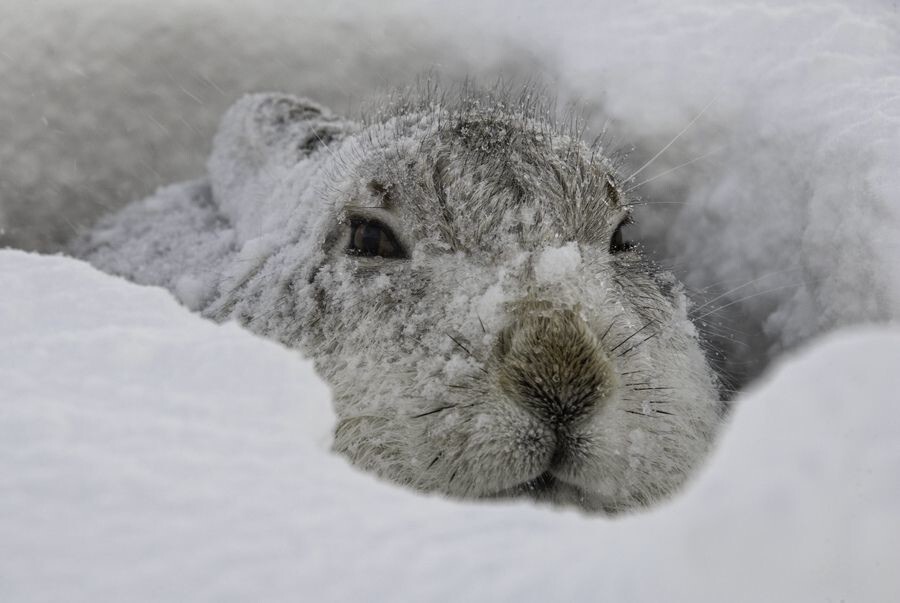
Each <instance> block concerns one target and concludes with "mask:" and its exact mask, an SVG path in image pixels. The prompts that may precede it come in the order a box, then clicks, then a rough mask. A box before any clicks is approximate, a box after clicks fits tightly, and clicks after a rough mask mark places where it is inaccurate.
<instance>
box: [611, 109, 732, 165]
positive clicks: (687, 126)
mask: <svg viewBox="0 0 900 603" xmlns="http://www.w3.org/2000/svg"><path fill="white" fill-rule="evenodd" d="M717 98H719V95H718V94H716V95H715V96H714V97H712V99H711V100H710V101H709V102H708V103H706V106H705V107H703V109H701V110H700V113H698V114H697V116H696V117H695V118H694V119H692V120H691V121H690V123H689V124H688V125H686V126H685V127H684V128H683V129H682V130H681V132H679V133H678V134H676V135H675V137H674V138H673V139H672V140H670V141H669V144H667V145H666V146H664V147H663V148H662V149H660V150H659V152H658V153H657V154H656V155H654V156H653V157H651V158H650V159H649V161H647V163H645V164H644V165H642V166H641V167H639V168H638V169H637V170H636V171H635V172H634V173H633V174H631V176H629V177H628V178H626V179H625V182H630V181H631V180H633V179H634V177H635V176H637V175H638V174H640V173H641V172H643V171H644V170H645V169H647V168H648V167H650V165H651V164H652V163H653V162H654V161H656V159H657V158H658V157H659V156H660V155H662V154H663V153H665V152H666V151H667V150H668V148H669V147H671V146H672V145H673V144H675V141H676V140H678V139H679V138H681V137H682V135H683V134H684V133H685V132H687V131H688V130H690V129H691V126H693V125H694V124H695V123H697V120H699V119H700V117H702V116H703V114H704V113H706V110H707V109H709V108H710V106H712V104H713V103H714V102H715V101H716V99H717Z"/></svg>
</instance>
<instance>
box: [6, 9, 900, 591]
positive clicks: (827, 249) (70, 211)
mask: <svg viewBox="0 0 900 603" xmlns="http://www.w3.org/2000/svg"><path fill="white" fill-rule="evenodd" d="M221 7H222V4H221V3H219V2H214V1H213V0H197V1H196V2H193V3H183V2H180V1H178V0H158V1H157V2H154V3H152V4H151V3H148V2H146V1H141V0H138V1H136V2H128V3H121V4H119V3H105V2H97V1H93V2H91V1H89V2H85V1H83V0H56V1H52V2H48V1H39V2H32V3H28V4H26V3H24V2H18V3H17V2H7V3H5V4H4V5H3V6H0V34H2V35H0V80H2V81H3V82H4V85H3V87H2V90H0V131H2V132H3V136H2V139H0V245H6V244H11V245H16V246H21V247H25V248H29V249H43V250H54V249H58V248H59V246H60V244H61V243H62V241H63V240H64V239H65V238H67V237H69V236H70V235H71V234H72V231H73V229H74V230H78V229H81V228H83V227H84V226H86V225H88V224H90V223H92V222H93V220H94V219H95V218H96V217H97V216H98V215H100V214H101V213H103V212H105V211H107V210H108V208H115V207H121V206H122V205H123V204H124V203H126V202H128V201H131V200H135V199H139V198H142V197H144V196H146V195H148V194H150V193H151V192H152V191H153V190H154V189H155V188H156V187H157V186H160V185H167V184H171V183H173V182H176V181H180V180H183V179H185V178H192V177H198V176H201V175H202V173H203V162H204V160H205V158H206V157H207V155H208V150H209V146H210V141H211V138H212V134H213V132H214V129H215V127H216V124H217V123H218V122H219V119H220V118H221V115H222V113H223V112H224V110H225V109H226V108H227V107H228V106H229V105H230V104H231V103H232V102H233V101H234V100H235V99H236V98H237V97H239V96H240V95H241V94H243V93H244V92H249V91H256V90H260V89H278V90H285V91H287V92H296V93H298V94H301V95H304V96H312V97H314V98H316V99H317V100H320V101H322V102H325V103H327V104H328V105H329V106H331V108H332V109H333V110H334V111H335V113H336V114H341V115H343V114H347V113H350V112H352V110H353V107H355V105H356V104H357V103H358V101H359V100H360V99H361V98H363V97H365V96H366V95H368V94H370V93H371V91H372V90H373V89H374V88H376V87H378V86H381V85H391V84H395V83H405V82H407V81H408V80H409V77H410V73H415V72H416V71H418V70H420V69H422V68H424V67H427V66H429V65H438V68H439V70H440V72H441V73H442V74H444V77H445V79H447V80H453V79H454V78H456V77H458V76H460V75H461V74H464V73H466V72H469V73H472V74H474V75H485V74H493V73H495V72H496V71H497V69H498V68H500V67H503V68H504V69H505V71H506V72H507V73H510V72H511V73H513V74H516V73H526V74H531V73H533V72H538V73H543V74H544V76H545V77H547V76H549V77H548V79H549V80H550V88H551V89H552V90H553V91H558V93H559V94H560V97H561V100H562V101H566V100H568V99H578V100H580V101H581V102H582V103H583V104H586V105H587V106H588V108H589V109H594V110H595V113H596V116H595V118H592V119H591V121H590V124H589V125H590V126H591V128H592V129H593V130H599V129H600V128H601V126H602V124H603V123H604V122H605V121H606V120H607V119H608V120H609V124H608V129H607V136H608V138H609V139H610V142H609V145H610V146H611V147H617V148H621V149H623V150H625V151H630V153H629V154H628V156H627V157H626V159H625V166H624V168H623V170H624V173H625V174H626V175H627V174H630V173H632V172H633V171H636V170H638V169H640V168H641V167H642V166H643V165H644V164H645V163H646V162H647V161H648V160H650V159H651V158H653V157H654V156H655V155H656V154H657V152H658V151H660V150H661V149H663V148H665V149H666V150H665V152H664V153H662V154H661V155H659V157H658V158H656V159H655V160H654V161H653V162H652V163H651V164H650V165H649V167H647V168H646V169H644V170H643V171H642V172H641V173H639V174H637V175H636V176H635V180H634V185H635V186H636V188H635V190H634V191H633V192H634V193H635V194H640V195H641V200H640V202H642V203H646V205H643V206H639V208H638V212H637V213H638V215H637V218H638V219H637V225H638V228H639V229H640V235H641V236H640V237H639V238H640V239H641V240H642V241H643V242H644V243H645V245H646V246H647V247H648V248H650V249H654V250H655V252H656V253H657V256H658V257H659V258H660V259H661V260H662V261H663V262H664V263H666V264H668V265H672V266H673V268H674V270H675V271H676V273H677V274H678V276H679V277H680V278H681V279H683V280H684V281H685V282H686V284H687V285H688V286H689V287H691V288H692V289H693V290H694V291H695V292H696V293H699V294H700V295H701V297H704V296H705V297H706V298H708V299H716V298H717V297H718V299H716V303H715V305H711V306H709V307H703V306H701V309H702V311H701V312H700V314H701V315H702V314H705V313H707V312H709V313H710V316H708V317H703V318H704V319H705V320H704V321H708V320H711V319H717V320H718V319H720V313H721V311H720V310H719V309H718V308H719V307H723V309H725V310H737V311H738V312H737V314H736V316H737V318H735V319H729V320H731V322H727V321H726V322H725V324H724V327H725V328H727V329H731V330H734V332H736V333H738V334H739V335H741V336H749V335H748V334H752V332H753V331H755V330H759V331H760V335H759V337H760V341H759V342H752V341H751V342H750V346H751V347H752V348H753V349H752V350H751V351H752V352H755V353H758V354H760V355H761V356H767V357H771V358H778V359H779V361H778V364H777V365H776V366H775V367H774V369H773V371H772V372H771V374H769V375H768V376H767V377H766V379H765V380H764V381H763V382H760V383H758V384H756V385H755V386H754V387H753V388H752V389H751V390H750V391H747V392H745V393H744V394H743V395H742V397H741V398H740V399H739V403H738V404H736V412H735V413H734V414H733V416H732V418H731V425H730V428H729V429H728V430H727V431H726V433H724V434H723V436H722V438H721V441H720V446H719V448H718V450H717V451H716V453H715V454H714V455H713V456H712V458H711V459H710V461H709V463H708V465H707V467H706V468H705V471H704V472H703V473H702V475H700V476H699V477H698V478H697V479H696V481H695V482H694V483H693V484H691V486H690V487H689V488H688V489H687V491H685V492H684V493H683V495H682V496H680V497H678V498H677V499H676V500H674V501H672V502H671V504H667V505H664V506H662V507H659V508H657V509H655V510H652V511H650V512H647V513H643V514H639V515H636V516H633V517H628V518H623V519H617V520H607V519H602V518H585V517H581V516H579V515H577V514H574V513H571V512H560V511H556V510H552V509H544V508H538V507H534V506H532V505H530V504H528V503H519V504H492V505H489V504H472V503H467V504H461V503H455V502H449V501H444V500H441V499H438V498H430V497H424V496H421V495H417V494H414V493H412V492H407V491H404V490H402V489H398V488H395V487H391V486H389V485H386V484H382V483H379V482H377V481H376V480H374V479H373V478H372V477H371V476H367V475H365V474H362V473H359V472H357V471H355V470H354V469H352V468H350V467H349V466H348V465H347V464H346V463H345V462H343V461H342V460H341V459H339V458H337V457H335V456H333V455H332V454H330V453H329V452H328V437H329V435H328V434H329V427H330V422H331V421H332V420H333V418H332V416H331V411H330V404H329V400H328V392H327V388H326V387H325V386H324V385H323V384H322V383H321V382H320V381H319V380H318V378H317V377H316V376H315V375H314V373H313V372H312V370H311V368H310V365H309V363H308V362H306V361H304V360H302V359H300V358H298V357H297V355H296V353H294V352H289V351H286V350H284V349H281V348H280V347H279V346H277V345H276V344H274V343H271V342H266V341H263V340H260V339H258V338H255V337H254V336H252V335H250V334H249V333H246V332H244V331H242V330H240V329H238V328H237V327H236V326H234V325H223V326H215V325H212V324H209V323H207V322H204V321H203V320H201V319H200V318H198V317H196V316H193V315H191V314H189V313H188V311H187V310H185V309H184V308H182V307H180V306H178V305H177V304H176V303H175V302H174V301H173V300H172V299H171V298H170V297H169V295H168V294H166V293H164V292H163V291H161V290H158V289H152V288H142V287H138V286H135V285H130V284H127V283H125V282H124V281H121V280H118V279H114V278H112V277H108V276H104V275H101V274H99V273H97V272H96V271H94V270H93V269H91V268H89V267H88V266H86V265H84V264H80V263H78V262H75V261H73V260H69V259H64V258H54V257H38V256H29V255H25V254H23V253H20V252H12V251H3V252H0V291H2V292H3V294H2V295H0V386H2V387H0V600H2V601H43V600H67V601H97V600H130V601H138V600H194V601H197V600H222V599H233V600H297V599H298V598H303V599H322V600H339V599H340V600H347V599H350V598H356V599H360V600H386V599H396V600H418V601H422V600H446V599H451V598H452V599H467V600H488V599H491V600H494V599H502V600H505V599H514V598H515V599H519V600H523V601H528V600H538V599H542V598H553V599H555V600H565V599H590V600H604V599H608V600H654V601H659V600H666V601H669V600H692V601H707V600H708V601H722V600H728V601H740V600H840V599H846V600H864V601H882V600H883V601H890V600H898V599H900V578H898V577H897V575H896V571H895V570H894V568H895V567H896V565H897V562H898V553H897V547H896V542H897V541H898V537H900V514H898V512H897V511H896V509H897V508H898V506H900V477H898V476H900V471H898V467H900V425H898V419H897V415H896V412H894V410H895V409H894V406H895V405H896V400H897V391H900V383H898V379H900V378H898V376H897V371H896V367H897V366H898V365H900V327H898V326H896V320H897V319H898V315H900V261H898V256H900V248H898V241H900V232H898V231H900V215H898V208H900V198H898V197H900V180H898V178H900V176H898V174H900V172H898V170H897V168H896V166H897V165H900V103H898V102H897V98H898V88H900V78H898V76H897V74H898V73H900V70H898V68H900V16H898V15H900V13H898V8H897V6H896V3H893V2H882V1H878V0H865V1H856V0H844V1H838V0H826V1H816V2H813V1H811V0H792V1H790V2H785V1H780V2H778V1H776V0H762V1H758V2H753V3H749V2H722V1H720V0H687V1H683V2H678V3H671V2H665V0H634V1H632V2H628V3H623V2H621V1H615V2H614V1H612V0H609V1H596V2H590V3H588V2H573V3H568V4H567V5H565V6H561V5H559V4H558V3H556V4H548V3H537V2H526V3H519V4H517V5H516V6H515V7H511V6H510V5H509V3H503V2H496V1H485V0H478V1H477V2H476V1H475V0H463V1H460V2H454V3H452V4H451V3H442V2H437V1H432V2H421V3H413V2H408V1H405V0H403V1H394V2H389V3H388V2H385V3H381V2H380V3H377V5H376V4H374V3H362V2H349V1H348V2H339V3H297V2H287V1H282V0H275V1H274V2H272V3H270V4H268V5H266V7H265V8H263V9H260V8H259V7H256V6H254V7H253V8H249V5H246V6H238V5H233V4H229V5H228V9H227V10H223V9H222V8H221ZM335 32H340V33H335ZM223 49H227V51H225V50H223ZM488 79H490V77H489V76H488ZM688 126H689V127H688ZM670 143H671V146H667V145H669V144H670ZM670 170H671V171H670ZM644 181H647V182H646V183H644ZM198 194H203V192H202V191H200V190H198ZM166 198H167V193H166V192H165V191H160V192H159V193H158V194H157V195H156V199H158V200H159V202H160V203H162V204H165V203H166ZM148 209H150V208H148ZM156 210H157V214H159V215H158V216H157V217H159V216H164V215H165V207H158V208H156ZM181 217H182V216H179V220H180V219H181ZM206 219H208V216H205V215H203V214H202V213H198V214H197V215H194V216H190V217H189V220H188V221H186V222H180V223H179V224H180V227H181V228H183V229H185V232H196V231H197V229H196V228H195V225H196V224H199V223H203V221H204V220H206ZM171 226H173V227H175V226H177V225H176V224H172V225H171ZM233 237H234V233H232V232H230V231H228V230H227V229H226V230H222V231H215V236H214V237H210V238H208V239H203V240H197V241H196V243H197V244H196V246H194V247H193V248H192V253H194V254H195V255H194V256H192V258H191V261H192V263H193V264H195V265H199V266H202V265H203V263H204V262H205V261H211V260H210V258H214V257H215V258H218V257H219V256H221V254H222V253H224V252H226V251H227V250H229V249H230V248H231V246H232V244H233ZM264 243H265V240H264V239H262V238H260V239H259V240H258V244H259V245H260V247H259V248H255V249H252V248H250V247H245V248H244V249H243V251H242V253H245V254H247V257H241V258H240V259H242V260H244V259H246V260H250V261H248V262H246V263H245V264H243V265H244V266H246V269H247V270H252V268H253V265H254V262H253V261H252V260H253V259H254V258H256V257H259V254H260V253H263V252H264V251H265V249H264V248H263V246H264ZM575 251H577V250H575ZM554 253H556V254H557V255H558V257H556V258H555V259H556V260H562V264H561V265H557V264H554V263H551V262H547V263H546V265H545V267H547V268H548V270H547V271H546V272H545V273H542V274H544V275H545V276H546V277H548V278H554V277H556V276H559V273H558V272H556V271H557V270H559V269H560V266H561V267H562V268H565V267H566V266H569V265H571V262H572V261H574V259H575V255H574V253H572V254H569V253H568V251H566V248H565V247H564V248H560V249H557V250H554ZM545 255H546V252H545ZM550 257H551V258H552V253H551V256H550ZM567 262H568V263H567ZM178 268H179V267H178V266H169V267H168V269H169V270H170V272H171V274H172V276H173V279H177V280H176V281H175V282H174V283H173V285H172V286H173V289H175V290H176V291H177V293H178V295H179V297H180V298H181V300H182V301H183V302H185V303H187V304H188V305H189V306H191V307H199V306H201V305H202V304H203V303H204V302H205V301H206V300H207V299H208V298H209V296H210V295H211V291H212V288H213V283H211V282H209V278H208V275H207V274H206V273H204V272H203V271H202V270H198V271H197V272H196V273H192V274H180V273H179V271H178ZM232 276H233V277H235V278H236V280H240V277H241V276H243V275H240V274H235V275H232ZM499 278H500V279H501V280H502V276H501V277H499ZM720 295H721V297H719V296H720ZM503 301H504V297H503V292H502V289H501V288H499V287H498V288H495V289H491V290H489V291H488V292H487V293H485V295H484V296H483V297H482V298H480V299H478V300H475V301H474V303H477V304H478V310H479V315H480V316H481V317H482V318H484V319H485V321H486V322H487V321H489V320H491V318H492V317H493V316H494V315H495V314H496V312H493V309H494V308H496V307H497V306H498V305H500V304H501V303H502V302H503ZM723 320H724V319H723ZM890 320H893V321H895V323H894V326H884V327H881V328H877V327H874V326H868V327H863V326H860V325H862V324H864V323H871V322H874V321H878V322H882V323H885V322H887V321H890ZM847 325H851V326H854V328H853V329H852V330H843V331H842V332H839V333H834V334H832V335H829V336H827V337H825V338H821V336H822V335H823V334H826V333H830V332H833V331H835V330H836V329H838V328H839V327H841V326H847ZM488 326H490V325H488ZM718 328H722V327H721V325H718ZM784 350H788V351H790V350H802V352H800V353H798V355H792V354H785V355H784V356H779V355H780V354H782V353H783V352H784Z"/></svg>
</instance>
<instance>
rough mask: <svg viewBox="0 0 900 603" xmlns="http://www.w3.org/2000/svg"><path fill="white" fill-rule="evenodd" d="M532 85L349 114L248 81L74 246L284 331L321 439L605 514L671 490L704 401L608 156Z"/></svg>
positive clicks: (409, 473)
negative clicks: (178, 169) (317, 413)
mask: <svg viewBox="0 0 900 603" xmlns="http://www.w3.org/2000/svg"><path fill="white" fill-rule="evenodd" d="M548 115H549V113H548V106H547V105H546V104H545V103H544V101H543V100H542V99H541V97H540V95H537V94H536V93H535V92H534V91H533V90H526V92H525V93H523V94H522V95H520V96H515V97H514V96H510V95H503V94H497V93H492V92H483V91H477V90H473V89H471V88H464V89H463V90H462V91H460V92H459V93H457V94H441V93H439V92H438V91H436V90H428V91H426V92H425V93H419V94H401V95H397V96H396V97H394V98H392V99H390V100H389V101H387V102H386V103H385V104H384V106H383V107H382V109H380V110H378V111H375V112H372V113H371V114H369V116H367V117H366V118H363V119H359V120H347V119H342V118H339V117H337V116H334V115H333V114H331V113H330V112H329V111H328V110H327V109H326V108H324V107H321V106H319V105H316V104H314V103H312V102H309V101H306V100H304V99H300V98H295V97H291V96H286V95H279V94H258V95H251V96H247V97H245V98H244V99H242V100H241V101H239V102H238V103H237V104H236V105H235V106H234V107H233V108H232V109H231V110H230V111H229V112H228V113H227V115H226V116H225V117H224V119H223V122H222V125H221V128H220V130H219V133H218V135H217V137H216V140H215V143H214V148H213V152H212V156H211V158H210V160H209V164H208V168H209V170H208V172H209V175H208V177H207V179H205V180H203V181H199V182H192V183H186V184H182V185H176V186H173V187H169V188H166V189H163V190H161V191H159V192H158V193H157V194H156V195H154V196H153V197H151V198H149V199H146V200H144V201H141V202H139V203H136V204H134V205H132V206H130V207H128V208H126V209H125V210H124V211H122V212H121V213H119V214H117V215H114V216H112V217H110V218H108V219H107V220H106V221H105V222H103V223H102V224H101V225H100V226H98V228H97V229H96V230H95V231H94V232H93V233H92V234H91V235H90V236H89V237H87V238H86V239H83V240H82V241H80V242H79V243H78V246H77V251H78V253H79V254H81V255H83V256H85V257H87V258H88V259H89V260H91V261H92V262H94V263H95V264H96V265H98V266H100V267H102V268H105V269H107V270H109V271H112V272H115V273H118V274H122V275H124V276H126V277H128V278H131V279H134V280H137V281H139V282H143V283H151V284H158V285H162V286H165V287H168V288H169V289H171V290H172V291H173V292H174V293H175V294H176V295H178V296H179V297H180V298H181V299H182V301H183V302H184V303H186V304H187V305H189V306H190V307H192V308H194V309H197V310H199V311H200V312H202V313H203V314H204V315H206V316H208V317H211V318H214V319H216V320H229V319H237V320H239V321H240V322H241V323H243V324H244V325H246V326H247V327H248V328H249V329H251V330H253V331H255V332H257V333H260V334H262V335H265V336H267V337H271V338H273V339H276V340H278V341H281V342H283V343H284V344H286V345H288V346H291V347H296V348H299V349H302V350H303V351H304V352H305V353H306V354H308V355H309V356H310V357H312V358H313V359H315V362H316V365H317V368H318V370H319V371H320V372H321V374H322V375H323V376H324V377H325V378H326V379H327V381H328V382H329V383H330V384H331V386H332V390H333V395H334V404H335V410H336V412H337V415H338V419H339V422H338V425H337V428H336V431H335V441H334V448H335V450H337V451H338V452H340V453H341V454H343V455H344V456H346V457H347V458H348V459H349V460H351V461H352V462H353V463H355V464H356V465H358V466H360V467H363V468H366V469H369V470H372V471H374V472H376V473H378V474H379V475H381V476H383V477H386V478H388V479H391V480H393V481H395V482H398V483H401V484H406V485H409V486H412V487H415V488H419V489H422V490H428V491H438V492H443V493H445V494H448V495H451V496H456V497H479V498H484V497H506V496H530V497H533V498H536V499H541V500H548V501H552V502H557V503H561V504H571V505H575V506H578V507H581V508H583V509H587V510H593V511H606V512H615V511H619V510H623V509H628V508H631V507H633V506H635V505H642V504H647V503H649V502H652V501H654V500H657V499H659V498H660V497H662V496H665V495H666V494H668V493H670V492H672V491H673V490H675V489H676V488H678V487H679V486H680V485H681V484H682V483H683V482H684V481H685V479H686V478H687V477H688V475H689V474H690V472H691V470H692V468H693V467H694V466H695V465H696V464H697V462H698V461H699V460H700V459H701V458H702V457H703V455H704V453H705V451H706V449H707V447H708V445H709V442H710V439H711V437H712V434H713V432H714V429H715V426H716V424H717V422H718V420H719V410H720V405H719V402H718V396H717V394H716V388H715V385H716V383H715V378H714V377H713V375H712V372H711V370H710V369H709V366H708V364H707V362H706V359H705V358H704V355H703V352H702V351H701V348H700V345H699V342H698V340H697V336H696V333H695V330H694V328H693V326H692V325H691V323H690V321H688V319H687V315H686V304H685V303H684V300H683V294H682V293H681V291H680V288H679V287H678V286H677V285H676V284H675V283H674V282H673V279H672V278H671V276H670V275H667V274H665V273H662V272H659V271H658V270H657V269H656V268H654V267H653V266H652V265H651V264H650V263H648V262H647V261H645V259H644V258H643V257H642V255H641V253H640V250H639V249H637V248H634V247H633V246H630V245H627V244H626V243H625V242H624V241H623V240H622V235H621V230H620V227H621V225H622V224H623V222H624V221H625V220H626V219H628V216H629V211H630V210H629V200H628V198H627V196H626V195H625V194H624V193H623V190H622V187H621V186H620V181H619V176H618V175H617V173H616V163H615V161H614V160H612V159H610V158H609V157H607V156H606V155H605V154H604V153H603V152H602V151H601V149H599V148H597V147H591V146H588V145H586V144H584V143H583V142H581V140H580V138H579V134H578V128H577V127H575V126H573V122H570V121H566V120H560V121H556V120H553V119H550V117H548Z"/></svg>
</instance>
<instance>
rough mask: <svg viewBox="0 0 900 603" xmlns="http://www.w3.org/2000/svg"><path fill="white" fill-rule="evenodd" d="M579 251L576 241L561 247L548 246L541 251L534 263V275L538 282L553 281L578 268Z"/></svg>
mask: <svg viewBox="0 0 900 603" xmlns="http://www.w3.org/2000/svg"><path fill="white" fill-rule="evenodd" d="M579 266H581V253H580V252H579V251H578V245H577V244H576V243H566V244H565V245H563V246H562V247H549V248H547V249H545V250H544V251H542V252H541V254H540V257H538V260H537V262H535V264H534V276H535V278H536V279H537V282H539V283H555V282H558V281H559V280H560V279H562V278H564V277H565V276H566V275H567V274H571V273H573V272H575V271H576V270H578V267H579Z"/></svg>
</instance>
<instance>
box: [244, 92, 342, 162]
mask: <svg viewBox="0 0 900 603" xmlns="http://www.w3.org/2000/svg"><path fill="white" fill-rule="evenodd" d="M245 100H246V101H249V103H247V104H245V103H244V102H243V101H242V102H241V103H239V104H241V105H243V106H244V107H246V109H245V110H244V111H242V113H243V114H244V116H243V135H244V142H245V143H248V146H250V147H253V148H255V149H257V150H259V151H261V152H262V153H263V154H268V153H271V152H273V151H274V152H276V153H279V155H278V158H277V159H278V160H280V161H283V162H291V163H293V162H297V161H300V160H302V159H304V158H306V157H307V156H308V155H310V154H311V153H313V152H314V151H316V149H318V148H319V147H321V146H327V145H328V144H330V143H331V142H333V141H334V140H335V139H337V138H340V137H341V135H342V134H343V131H344V124H343V122H342V121H341V120H339V119H337V118H336V117H334V116H333V115H332V114H331V112H330V111H329V110H328V109H326V108H325V107H323V106H322V105H319V104H318V103H315V102H313V101H311V100H308V99H305V98H298V97H295V96H289V95H283V94H277V95H276V94H257V95H253V96H251V97H249V98H247V99H245ZM244 107H241V108H244ZM236 108H238V107H236Z"/></svg>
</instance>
